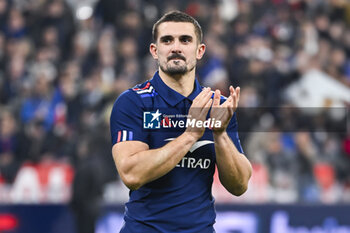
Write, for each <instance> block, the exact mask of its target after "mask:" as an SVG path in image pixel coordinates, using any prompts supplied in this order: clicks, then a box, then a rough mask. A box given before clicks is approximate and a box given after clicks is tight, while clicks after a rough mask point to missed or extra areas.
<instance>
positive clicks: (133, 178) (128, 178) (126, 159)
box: [112, 132, 197, 190]
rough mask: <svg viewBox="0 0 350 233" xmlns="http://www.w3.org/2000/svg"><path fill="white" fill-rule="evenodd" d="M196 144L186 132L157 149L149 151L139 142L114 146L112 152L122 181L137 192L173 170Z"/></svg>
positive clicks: (193, 138)
mask: <svg viewBox="0 0 350 233" xmlns="http://www.w3.org/2000/svg"><path fill="white" fill-rule="evenodd" d="M196 141H197V139H196V138H195V137H193V136H191V135H190V134H189V133H187V132H185V133H183V134H182V135H180V136H179V137H177V138H176V139H175V140H173V141H171V142H169V143H167V144H166V145H164V146H163V147H161V148H158V149H152V150H149V148H148V145H147V144H145V143H143V142H140V141H127V142H121V143H117V144H115V145H114V146H113V149H112V153H113V158H114V161H115V163H116V166H117V169H118V172H119V175H120V177H121V179H122V180H123V182H124V183H125V185H126V186H127V187H128V188H130V189H131V190H136V189H138V188H140V187H141V186H142V185H144V184H146V183H148V182H150V181H153V180H155V179H157V178H159V177H161V176H163V175H165V174H167V173H168V172H169V171H170V170H172V169H173V168H174V167H175V166H176V164H178V163H179V162H180V160H181V159H182V158H183V157H184V156H185V155H186V153H187V152H188V151H189V149H190V148H191V146H192V145H193V144H194V143H195V142H196Z"/></svg>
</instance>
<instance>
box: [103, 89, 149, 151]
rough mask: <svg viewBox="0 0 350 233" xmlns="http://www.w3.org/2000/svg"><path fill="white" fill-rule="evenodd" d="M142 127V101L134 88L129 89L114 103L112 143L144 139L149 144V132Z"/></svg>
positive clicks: (111, 119) (111, 118) (111, 126)
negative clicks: (134, 91)
mask: <svg viewBox="0 0 350 233" xmlns="http://www.w3.org/2000/svg"><path fill="white" fill-rule="evenodd" d="M142 127H143V107H142V102H141V100H140V99H139V98H138V96H137V95H136V94H135V93H133V91H132V90H127V91H125V92H124V93H122V94H121V95H120V96H119V97H118V99H117V100H116V101H115V103H114V105H113V109H112V113H111V117H110V131H111V138H112V145H114V144H116V143H118V142H123V141H142V142H145V143H147V144H148V142H147V137H148V133H147V131H146V130H143V128H142Z"/></svg>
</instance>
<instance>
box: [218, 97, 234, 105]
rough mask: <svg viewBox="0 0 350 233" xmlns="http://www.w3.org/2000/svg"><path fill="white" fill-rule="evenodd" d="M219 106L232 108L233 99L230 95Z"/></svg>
mask: <svg viewBox="0 0 350 233" xmlns="http://www.w3.org/2000/svg"><path fill="white" fill-rule="evenodd" d="M221 106H222V107H231V106H233V97H232V96H231V95H230V96H229V97H228V98H227V99H226V101H225V102H224V103H223V104H222V105H221Z"/></svg>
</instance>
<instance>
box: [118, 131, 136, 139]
mask: <svg viewBox="0 0 350 233" xmlns="http://www.w3.org/2000/svg"><path fill="white" fill-rule="evenodd" d="M132 139H133V132H132V131H127V130H120V131H118V138H117V142H125V141H131V140H132Z"/></svg>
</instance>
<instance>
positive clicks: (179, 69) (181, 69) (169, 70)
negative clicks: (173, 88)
mask: <svg viewBox="0 0 350 233" xmlns="http://www.w3.org/2000/svg"><path fill="white" fill-rule="evenodd" d="M160 69H161V70H162V71H163V72H164V73H166V74H168V75H170V76H173V75H184V74H186V73H187V71H188V70H187V67H186V66H175V67H171V66H166V67H163V66H160Z"/></svg>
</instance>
